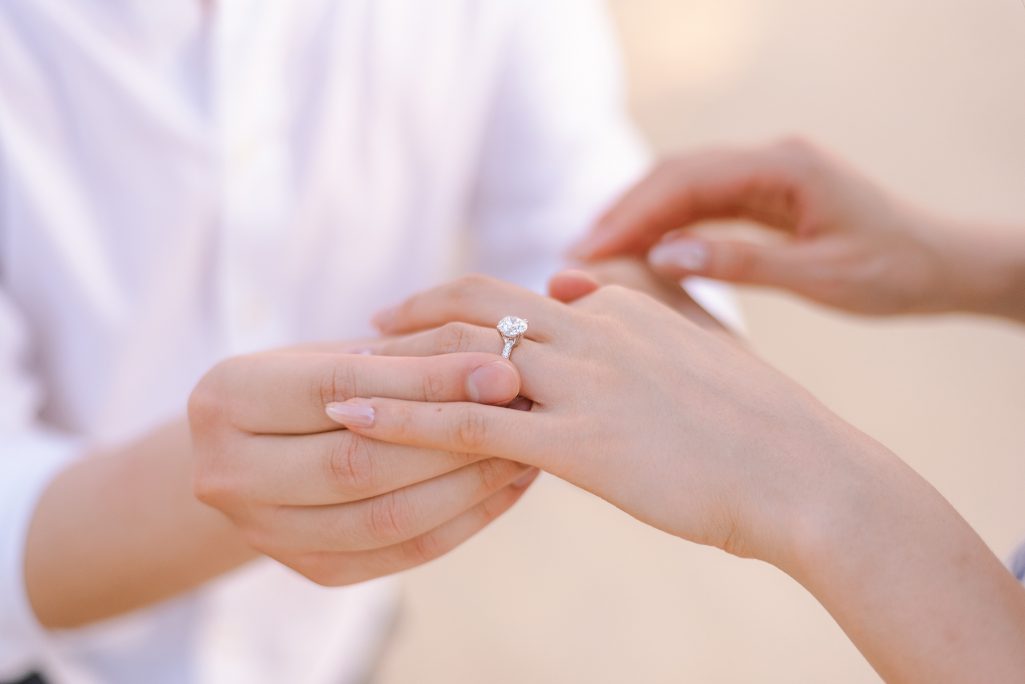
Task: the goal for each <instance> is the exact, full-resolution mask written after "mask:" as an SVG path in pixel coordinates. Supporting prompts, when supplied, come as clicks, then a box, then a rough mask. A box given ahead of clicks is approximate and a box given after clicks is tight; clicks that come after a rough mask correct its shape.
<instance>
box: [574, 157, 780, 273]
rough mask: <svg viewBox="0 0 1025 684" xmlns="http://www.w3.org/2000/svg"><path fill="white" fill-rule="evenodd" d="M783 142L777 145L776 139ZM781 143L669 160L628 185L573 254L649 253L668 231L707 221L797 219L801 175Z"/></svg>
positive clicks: (585, 256)
mask: <svg viewBox="0 0 1025 684" xmlns="http://www.w3.org/2000/svg"><path fill="white" fill-rule="evenodd" d="M777 147H778V146H777ZM789 158H790V157H788V156H787V155H785V154H783V153H781V152H780V151H779V150H778V149H777V148H776V147H768V148H759V149H754V150H731V149H717V150H709V151H705V152H699V153H695V154H690V155H685V156H681V157H677V158H675V159H668V160H666V161H663V162H661V163H660V164H658V165H657V166H656V167H655V168H654V169H653V170H652V171H651V173H649V174H648V176H647V177H646V178H644V179H643V180H641V181H640V182H639V183H638V184H637V185H635V186H634V187H633V188H631V189H630V190H628V191H627V192H626V194H624V195H623V197H622V198H620V200H619V201H618V202H616V204H615V205H613V207H612V208H611V209H610V210H609V211H608V212H606V213H605V215H604V216H603V217H601V219H599V221H598V224H597V225H596V226H595V228H594V230H593V231H592V233H591V234H590V235H588V236H587V237H586V238H584V240H582V241H581V242H579V243H578V244H577V245H575V246H574V247H573V249H572V251H571V254H572V256H574V257H576V258H579V259H585V260H592V259H600V258H603V257H607V256H610V255H614V254H636V255H640V254H644V253H645V252H647V250H648V249H650V248H651V247H652V246H653V245H654V244H655V243H657V242H658V241H659V240H660V239H661V238H662V236H663V235H664V234H666V233H668V232H670V231H672V230H676V229H678V228H683V227H686V226H690V225H693V224H695V223H698V222H700V221H705V220H714V219H728V218H738V217H744V218H750V219H753V220H756V221H759V222H762V223H764V224H767V225H769V226H772V227H776V228H782V227H786V226H787V224H788V223H790V222H791V221H792V219H793V218H794V217H793V207H789V206H786V205H787V203H788V202H793V201H795V195H794V193H792V192H790V188H791V187H792V186H793V181H794V175H793V173H792V169H791V168H790V166H791V165H789V164H788V159H789Z"/></svg>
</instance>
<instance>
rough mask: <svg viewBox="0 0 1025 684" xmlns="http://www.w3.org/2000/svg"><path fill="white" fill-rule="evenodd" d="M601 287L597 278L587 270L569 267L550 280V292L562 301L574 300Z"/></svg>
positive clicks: (554, 297) (553, 296)
mask: <svg viewBox="0 0 1025 684" xmlns="http://www.w3.org/2000/svg"><path fill="white" fill-rule="evenodd" d="M600 287H601V283H599V282H598V280H597V278H595V277H594V276H593V275H591V274H590V273H588V272H586V271H581V270H578V269H568V270H565V271H561V272H559V273H556V274H555V275H554V276H552V277H551V279H550V280H549V281H548V294H549V296H551V297H552V298H553V299H557V300H559V301H560V302H565V303H569V302H573V301H576V300H577V299H580V298H581V297H584V296H586V295H589V294H591V293H592V292H594V291H595V290H597V289H598V288H600Z"/></svg>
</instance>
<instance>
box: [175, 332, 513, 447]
mask: <svg viewBox="0 0 1025 684" xmlns="http://www.w3.org/2000/svg"><path fill="white" fill-rule="evenodd" d="M201 387H202V384H201ZM519 390H520V376H519V372H518V371H517V370H516V367H515V366H513V365H512V364H511V363H510V362H509V361H507V360H505V359H503V358H502V357H500V356H498V355H495V354H484V353H464V354H444V355H440V356H425V357H402V356H367V355H362V354H333V353H290V352H269V353H265V354H254V355H251V356H245V357H238V358H236V359H232V360H230V361H228V362H225V364H224V368H222V369H221V373H220V377H219V378H216V379H215V380H214V382H212V383H210V386H209V387H208V388H207V389H197V391H196V393H194V395H193V399H192V400H191V401H190V412H191V410H192V409H196V408H197V406H194V404H195V405H198V410H199V411H200V412H201V413H202V409H203V404H204V403H205V402H213V403H214V404H215V407H214V408H216V410H218V411H222V412H226V416H225V417H226V418H227V419H228V420H229V421H230V422H231V423H232V424H233V425H234V426H235V427H237V428H238V429H240V430H243V431H246V432H252V433H257V434H309V433H314V432H323V431H326V430H332V429H338V425H337V423H335V422H333V421H331V420H330V419H329V418H328V417H327V416H326V415H325V414H324V408H325V406H327V405H328V404H332V403H335V402H344V401H346V400H347V399H351V398H352V397H358V396H367V395H371V396H384V397H395V398H399V399H408V400H412V401H427V402H446V401H479V402H483V403H495V404H504V403H507V402H509V401H512V400H513V399H514V398H515V397H516V395H517V394H518V393H519ZM197 394H198V396H197ZM221 415H224V414H223V413H222V414H221Z"/></svg>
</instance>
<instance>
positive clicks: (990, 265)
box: [934, 224, 1025, 322]
mask: <svg viewBox="0 0 1025 684" xmlns="http://www.w3.org/2000/svg"><path fill="white" fill-rule="evenodd" d="M935 235H936V239H935V240H934V242H935V244H936V252H937V254H938V255H939V261H940V264H941V267H940V269H939V276H940V279H941V283H940V284H939V289H940V291H941V292H943V293H945V296H944V298H943V299H944V306H943V307H942V308H943V309H945V310H947V311H961V312H967V313H977V314H984V315H990V316H999V317H1003V318H1010V319H1014V320H1018V321H1023V322H1025V235H1023V234H1022V231H1021V230H1013V229H1010V228H1001V227H996V226H978V225H969V224H952V225H949V226H947V227H945V228H943V229H940V230H937V231H936V233H935Z"/></svg>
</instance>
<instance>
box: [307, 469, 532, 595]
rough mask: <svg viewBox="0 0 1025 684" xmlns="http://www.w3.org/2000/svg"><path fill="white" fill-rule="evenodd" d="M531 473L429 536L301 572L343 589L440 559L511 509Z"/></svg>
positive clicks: (315, 563) (318, 561)
mask: <svg viewBox="0 0 1025 684" xmlns="http://www.w3.org/2000/svg"><path fill="white" fill-rule="evenodd" d="M537 474H538V471H536V470H531V471H529V472H528V473H527V475H525V476H524V477H523V478H521V479H520V480H519V481H518V482H516V483H513V484H511V485H508V486H507V487H504V488H503V489H500V490H499V491H497V492H495V493H494V494H492V495H491V496H490V497H488V498H487V499H485V500H484V501H482V502H481V503H479V504H477V505H476V506H474V507H473V508H471V509H470V510H468V511H466V512H464V513H461V514H460V515H458V516H456V517H455V518H453V519H451V520H449V521H448V522H446V523H444V524H442V525H439V526H438V527H436V528H434V529H433V530H431V531H430V532H425V533H424V534H421V535H420V536H418V537H414V538H413V539H409V540H407V541H404V542H402V543H401V544H394V545H392V546H387V547H385V548H382V549H375V550H373V551H357V552H348V553H344V552H342V553H321V554H316V555H312V556H308V557H306V558H305V559H303V561H301V562H300V563H297V564H296V565H297V566H298V568H299V570H300V572H302V573H303V574H304V575H306V576H307V577H308V578H310V579H311V580H313V581H314V582H316V583H317V584H322V585H324V586H343V585H347V584H356V583H357V582H365V581H367V580H371V579H375V578H377V577H384V576H385V575H391V574H394V573H396V572H402V571H403V570H409V569H410V568H415V567H417V566H418V565H423V564H424V563H429V562H430V561H432V560H435V559H436V558H440V557H441V556H444V555H445V554H447V553H449V552H450V551H452V550H453V549H455V548H456V547H458V546H460V545H461V544H463V543H464V542H465V541H467V540H469V539H470V538H471V537H473V536H474V535H476V534H477V533H478V532H480V531H481V530H482V529H484V528H485V527H487V526H488V525H490V524H491V523H492V522H494V521H495V519H497V518H498V517H499V516H501V515H502V514H503V513H505V512H506V511H508V510H509V509H510V508H512V506H513V504H515V503H516V502H517V501H519V499H520V497H521V496H523V493H524V492H525V491H526V490H527V488H528V487H530V485H531V484H532V483H533V481H534V480H535V479H536V478H537Z"/></svg>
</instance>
